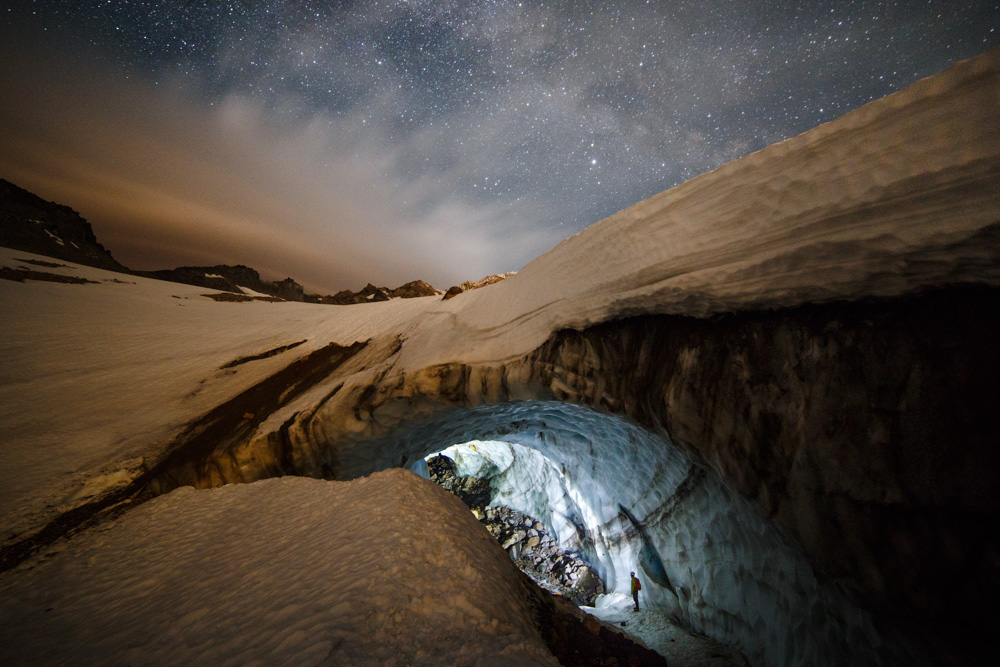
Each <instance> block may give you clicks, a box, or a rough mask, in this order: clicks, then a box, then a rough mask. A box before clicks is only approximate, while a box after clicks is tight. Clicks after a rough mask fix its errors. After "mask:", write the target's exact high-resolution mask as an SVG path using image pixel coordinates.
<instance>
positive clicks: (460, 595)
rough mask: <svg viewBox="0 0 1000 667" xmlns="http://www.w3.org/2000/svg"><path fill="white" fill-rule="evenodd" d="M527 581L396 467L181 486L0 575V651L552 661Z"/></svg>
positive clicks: (126, 660)
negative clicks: (26, 567)
mask: <svg viewBox="0 0 1000 667" xmlns="http://www.w3.org/2000/svg"><path fill="white" fill-rule="evenodd" d="M522 585H523V584H522V575H521V574H520V573H519V572H518V571H517V570H516V568H515V567H514V565H513V564H512V563H511V561H510V559H508V558H507V555H506V554H505V553H504V551H503V550H502V549H501V548H500V546H499V545H498V544H497V543H496V541H494V540H493V539H492V538H490V536H489V534H488V533H487V532H486V530H485V529H483V528H482V527H481V526H479V524H478V522H477V521H476V520H475V519H474V518H473V516H472V515H471V513H470V512H469V511H468V509H467V508H466V507H465V506H464V505H463V504H462V503H461V502H460V501H459V500H458V499H457V498H455V497H453V496H451V495H450V494H448V493H447V492H445V491H444V490H442V489H440V488H438V487H437V486H436V485H434V484H433V483H431V482H429V481H426V480H423V479H420V478H418V477H417V476H416V475H413V474H412V473H410V472H407V471H403V470H399V469H397V470H389V471H385V472H381V473H377V474H375V475H372V476H371V477H369V478H364V479H358V480H354V481H351V482H324V481H319V480H310V479H303V478H294V477H286V478H280V479H272V480H265V481H262V482H257V483H253V484H242V485H236V486H227V487H223V488H220V489H214V490H208V491H195V490H193V489H191V488H181V489H178V490H176V491H174V492H172V493H170V494H167V495H165V496H160V497H159V498H156V499H154V500H152V501H150V502H148V503H146V504H144V505H143V506H142V507H140V508H138V509H136V510H135V511H133V512H131V513H129V514H128V515H126V516H125V517H124V518H123V519H121V520H120V521H118V522H117V523H114V524H111V525H108V526H105V527H103V528H102V529H100V530H97V531H94V532H91V533H88V534H86V535H84V536H82V537H81V538H80V539H78V540H76V541H74V543H73V544H72V545H71V546H70V547H69V548H68V549H67V550H66V551H63V552H62V553H60V554H58V555H56V556H55V557H53V558H51V559H49V560H46V561H45V562H42V563H40V564H39V565H38V566H37V567H35V568H34V569H31V570H30V571H26V572H18V571H11V572H8V573H6V574H4V575H0V592H2V594H0V663H2V664H5V665H29V664H31V665H56V664H67V665H68V664H75V665H80V664H87V665H122V664H142V665H252V664H258V665H264V664H266V665H441V664H448V665H498V666H500V665H557V664H559V663H558V662H557V661H556V660H555V658H554V657H553V656H552V654H551V653H550V652H549V650H548V649H547V648H546V646H545V644H544V642H543V641H542V638H541V637H540V636H539V634H538V631H537V630H536V629H535V627H534V626H533V625H532V622H531V616H530V611H529V608H528V606H527V602H526V600H525V596H524V592H523V588H522Z"/></svg>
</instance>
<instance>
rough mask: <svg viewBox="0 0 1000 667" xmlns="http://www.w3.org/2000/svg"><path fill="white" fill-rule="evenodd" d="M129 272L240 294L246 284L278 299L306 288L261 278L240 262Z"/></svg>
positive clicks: (300, 295) (292, 297) (294, 297)
mask: <svg viewBox="0 0 1000 667" xmlns="http://www.w3.org/2000/svg"><path fill="white" fill-rule="evenodd" d="M132 273H134V274H135V275H137V276H142V277H144V278H153V279H155V280H167V281H169V282H174V283H183V284H185V285H196V286H198V287H207V288H209V289H217V290H222V291H224V292H233V293H235V294H243V290H242V289H240V288H241V287H247V288H250V289H252V290H254V291H255V292H261V293H263V294H268V295H270V296H273V297H277V298H279V299H284V300H285V301H304V300H305V291H304V289H303V288H302V285H299V284H298V283H297V282H295V281H294V280H292V279H291V278H285V279H284V280H277V281H266V280H263V279H261V277H260V274H259V273H257V271H255V270H254V269H251V268H250V267H249V266H243V265H242V264H238V265H236V266H229V265H227V264H220V265H217V266H181V267H178V268H176V269H165V270H161V271H133V272H132Z"/></svg>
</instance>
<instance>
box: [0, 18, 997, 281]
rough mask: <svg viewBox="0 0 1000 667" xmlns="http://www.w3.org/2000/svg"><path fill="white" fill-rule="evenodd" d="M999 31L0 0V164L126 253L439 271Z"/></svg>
mask: <svg viewBox="0 0 1000 667" xmlns="http://www.w3.org/2000/svg"><path fill="white" fill-rule="evenodd" d="M998 45H1000V3H998V2H996V0H991V1H989V2H985V1H983V2H962V1H960V0H951V1H939V0H930V1H928V0H913V1H911V0H905V1H901V2H869V1H866V0H860V1H847V0H841V1H838V2H824V3H821V2H804V1H801V0H800V1H798V2H791V1H788V2H782V1H772V0H760V1H758V2H739V1H736V0H731V1H723V0H699V1H691V2H688V1H686V0H681V1H677V2H647V1H633V2H616V3H612V2H581V1H579V0H577V1H573V2H544V3H543V2H507V1H488V0H487V1H476V2H472V1H465V0H457V1H448V0H444V1H439V2H423V1H416V0H415V1H412V2H403V1H398V2H380V1H375V0H371V1H358V2H318V1H315V2H314V1H311V0H285V1H282V2H264V1H261V2H253V1H251V0H242V1H240V0H233V1H230V2H208V1H195V0H174V1H165V2H142V1H136V0H133V1H126V0H108V1H101V2H97V1H93V0H70V1H58V0H39V1H38V2H30V1H28V0H4V2H3V3H2V4H0V77H2V78H0V177H3V178H6V179H7V180H10V181H12V182H14V183H16V184H18V185H20V186H22V187H24V188H27V189H28V190H31V191H33V192H35V193H36V194H39V195H40V196H42V197H44V198H46V199H50V200H54V201H57V202H59V203H64V204H67V205H70V206H72V207H73V208H75V209H77V210H79V211H80V212H81V213H82V214H83V215H84V216H85V217H86V218H88V219H89V220H90V221H91V223H92V224H93V225H94V228H95V231H96V232H97V235H98V238H99V239H100V240H101V241H103V242H104V244H105V246H106V247H108V249H109V250H111V251H112V252H113V253H114V254H115V256H116V257H117V258H118V259H119V260H120V261H122V262H123V263H125V264H126V265H129V266H131V267H133V268H138V269H154V268H168V267H173V266H177V265H182V264H187V265H190V264H216V263H233V264H235V263H243V264H249V265H251V266H253V267H255V268H257V269H259V270H261V272H262V273H263V274H264V275H265V277H268V278H283V277H285V276H292V277H294V278H296V279H297V280H298V281H299V282H301V283H304V284H305V285H306V286H307V288H308V289H309V290H311V291H319V292H323V293H328V292H333V291H336V290H339V289H344V288H350V289H359V288H360V287H362V286H363V285H364V284H365V283H366V282H369V281H370V282H374V283H376V284H378V285H387V286H389V287H395V286H396V285H399V284H401V283H403V282H406V281H409V280H413V279H418V278H419V279H423V280H427V281H428V282H430V283H432V284H433V285H434V286H436V287H439V288H447V287H448V286H450V285H452V284H455V283H458V282H461V281H463V280H468V279H475V278H480V277H482V276H483V275H486V274H489V273H496V272H501V271H510V270H517V269H519V268H520V267H522V266H523V265H524V264H526V263H527V262H529V261H530V260H532V259H533V258H535V257H536V256H538V255H539V254H541V253H543V252H545V251H546V250H548V249H550V248H552V247H553V246H554V245H555V244H556V243H558V242H559V241H560V240H562V239H564V238H566V237H568V236H570V235H572V234H575V233H576V232H578V231H580V230H581V229H583V228H584V227H586V226H588V225H590V224H592V223H593V222H596V221H597V220H599V219H601V218H603V217H606V216H608V215H610V214H612V213H614V212H615V211H617V210H620V209H622V208H624V207H626V206H629V205H631V204H633V203H635V202H637V201H640V200H642V199H645V198H647V197H649V196H651V195H653V194H656V193H657V192H660V191H662V190H665V189H667V188H670V187H672V186H674V185H677V184H679V183H682V182H683V181H685V180H687V179H689V178H691V177H693V176H696V175H698V174H701V173H703V172H706V171H709V170H711V169H714V168H716V167H718V166H720V165H722V164H724V163H726V162H729V161H731V160H734V159H736V158H739V157H741V156H743V155H746V154H748V153H750V152H753V151H756V150H759V149H761V148H764V147H766V146H768V145H769V144H772V143H774V142H777V141H781V140H783V139H787V138H789V137H792V136H794V135H796V134H799V133H801V132H804V131H806V130H808V129H810V128H812V127H815V126H816V125H819V124H821V123H824V122H827V121H830V120H833V119H835V118H837V117H838V116H840V115H842V114H844V113H846V112H847V111H850V110H851V109H854V108H857V107H858V106H861V105H863V104H865V103H866V102H869V101H871V100H874V99H877V98H880V97H883V96H885V95H888V94H890V93H892V92H895V91H897V90H899V89H901V88H903V87H905V86H906V85H908V84H910V83H912V82H913V81H915V80H917V79H919V78H922V77H925V76H929V75H931V74H935V73H937V72H940V71H941V70H943V69H945V68H946V67H948V66H949V65H950V64H952V63H954V62H956V61H958V60H962V59H965V58H969V57H971V56H974V55H976V54H979V53H982V52H984V51H987V50H989V49H990V48H994V47H996V46H998ZM914 140H915V141H918V140H919V137H915V138H914Z"/></svg>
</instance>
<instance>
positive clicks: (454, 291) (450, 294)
mask: <svg viewBox="0 0 1000 667" xmlns="http://www.w3.org/2000/svg"><path fill="white" fill-rule="evenodd" d="M464 291H465V290H463V289H462V288H461V287H459V286H458V285H454V286H453V287H449V288H448V291H447V292H445V293H444V296H443V297H441V300H442V301H447V300H448V299H453V298H455V297H456V296H458V295H459V294H461V293H462V292H464Z"/></svg>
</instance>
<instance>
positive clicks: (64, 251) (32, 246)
mask: <svg viewBox="0 0 1000 667" xmlns="http://www.w3.org/2000/svg"><path fill="white" fill-rule="evenodd" d="M0 245H2V246H5V247H8V248H13V249H14V250H22V251H24V252H30V253H34V254H36V255H44V256H46V257H52V258H53V259H61V260H64V261H67V262H74V263H76V264H83V265H85V266H93V267H95V268H99V269H107V270H110V271H115V272H118V273H125V274H128V275H133V276H139V277H142V278H152V279H154V280H165V281H167V282H175V283H182V284H185V285H195V286H198V287H205V288H207V289H215V290H221V291H224V292H233V293H236V294H245V293H246V291H247V290H251V291H254V292H260V293H263V294H266V295H268V296H272V297H277V298H279V299H284V300H285V301H301V302H306V303H320V304H328V305H350V304H356V303H368V302H371V301H388V300H389V299H394V298H400V299H410V298H416V297H423V296H436V295H441V294H444V292H443V291H440V290H437V289H435V288H434V287H432V286H431V285H429V284H428V283H426V282H424V281H422V280H413V281H410V282H408V283H406V284H404V285H400V286H399V287H396V288H394V289H390V288H388V287H375V286H374V285H372V284H371V283H369V284H368V285H366V286H365V287H363V288H362V289H361V290H360V291H358V292H352V291H351V290H341V291H340V292H337V293H336V294H334V295H321V294H309V293H306V291H305V288H304V287H303V286H302V285H300V284H299V283H298V282H297V281H295V280H294V279H293V278H291V277H288V278H285V279H283V280H273V281H269V280H264V279H263V278H261V276H260V273H259V272H258V271H257V270H256V269H253V268H251V267H249V266H246V265H244V264H235V265H231V264H217V265H215V266H179V267H177V268H174V269H157V270H153V271H141V270H137V269H130V268H129V267H127V266H125V265H124V264H122V263H121V262H119V261H118V260H116V259H115V258H114V256H113V255H112V254H111V251H109V250H108V249H107V248H105V247H104V246H103V245H101V243H100V242H98V240H97V236H96V234H95V233H94V230H93V227H92V226H91V224H90V222H88V221H87V219H86V218H84V217H83V216H81V215H80V214H79V213H78V212H77V211H76V210H74V209H72V208H70V207H69V206H66V205H63V204H59V203H56V202H51V201H46V200H45V199H43V198H41V197H39V196H38V195H36V194H34V193H33V192H30V191H28V190H25V189H24V188H22V187H20V186H18V185H15V184H14V183H11V182H10V181H7V180H5V179H2V178H0Z"/></svg>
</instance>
